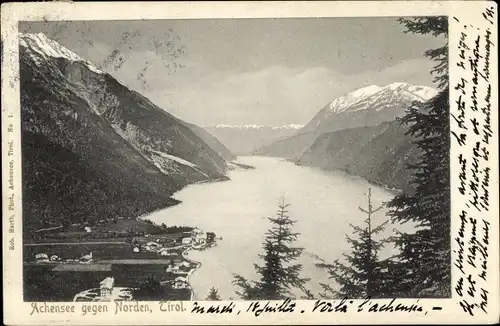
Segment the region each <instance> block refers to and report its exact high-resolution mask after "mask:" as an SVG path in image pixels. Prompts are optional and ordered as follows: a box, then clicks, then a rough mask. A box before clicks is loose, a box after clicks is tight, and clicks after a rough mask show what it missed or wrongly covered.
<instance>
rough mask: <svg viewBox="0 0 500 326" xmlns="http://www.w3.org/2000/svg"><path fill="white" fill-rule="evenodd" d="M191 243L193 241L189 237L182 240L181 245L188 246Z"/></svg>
mask: <svg viewBox="0 0 500 326" xmlns="http://www.w3.org/2000/svg"><path fill="white" fill-rule="evenodd" d="M192 241H193V239H192V238H190V237H186V238H182V244H184V245H188V244H190V243H191V242H192Z"/></svg>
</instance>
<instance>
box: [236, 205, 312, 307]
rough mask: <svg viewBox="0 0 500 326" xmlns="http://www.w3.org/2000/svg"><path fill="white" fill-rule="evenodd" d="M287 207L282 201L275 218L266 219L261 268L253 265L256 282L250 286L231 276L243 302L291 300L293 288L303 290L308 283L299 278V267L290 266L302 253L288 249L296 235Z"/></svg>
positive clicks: (245, 281) (243, 279) (300, 249)
mask: <svg viewBox="0 0 500 326" xmlns="http://www.w3.org/2000/svg"><path fill="white" fill-rule="evenodd" d="M288 207H289V205H288V204H285V203H284V200H283V201H282V202H281V203H280V204H279V205H278V212H277V214H276V217H268V220H269V221H270V222H271V224H272V226H271V228H270V229H269V230H268V231H267V232H266V238H265V240H264V243H263V244H262V245H263V249H264V254H262V255H259V257H260V258H261V259H262V260H263V261H264V264H263V265H262V266H259V265H257V264H254V268H255V270H256V272H257V274H258V275H259V277H260V279H259V280H258V281H256V282H250V281H248V280H247V279H245V278H244V277H242V276H240V275H235V276H234V281H233V284H234V285H235V286H237V287H239V288H240V289H241V290H240V291H237V292H236V293H237V294H238V295H239V296H240V297H241V298H242V299H244V300H282V299H286V298H292V297H293V295H292V293H291V290H292V289H293V288H297V289H301V290H304V285H305V283H306V282H307V281H308V279H306V278H301V277H300V275H299V274H300V271H301V269H302V265H301V264H294V261H295V260H296V259H297V258H299V256H300V255H301V254H302V251H303V249H302V248H297V247H293V246H292V244H293V243H294V242H295V241H296V240H297V238H298V236H299V233H295V232H292V227H293V225H294V224H295V221H292V220H291V219H290V217H289V216H288V211H287V208H288Z"/></svg>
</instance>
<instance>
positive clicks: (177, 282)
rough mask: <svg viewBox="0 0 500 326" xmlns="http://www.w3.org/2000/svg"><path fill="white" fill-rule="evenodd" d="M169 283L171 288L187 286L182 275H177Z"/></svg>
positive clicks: (184, 287)
mask: <svg viewBox="0 0 500 326" xmlns="http://www.w3.org/2000/svg"><path fill="white" fill-rule="evenodd" d="M171 284H172V288H173V289H186V288H188V287H189V283H188V281H187V280H186V278H184V277H177V278H176V279H175V280H174V281H173V282H172V283H171Z"/></svg>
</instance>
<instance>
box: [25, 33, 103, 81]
mask: <svg viewBox="0 0 500 326" xmlns="http://www.w3.org/2000/svg"><path fill="white" fill-rule="evenodd" d="M19 45H20V46H22V47H24V48H25V49H27V50H29V51H30V52H29V53H30V54H31V55H33V53H32V52H31V51H34V52H36V55H38V56H42V57H44V58H64V59H67V60H70V61H79V62H83V63H85V64H86V65H87V66H88V67H89V69H91V70H92V71H94V72H96V73H103V72H102V71H101V70H99V69H97V68H96V67H95V66H94V65H92V64H91V63H90V62H88V61H87V60H85V59H83V58H81V57H80V56H78V55H77V54H76V53H74V52H73V51H70V50H68V49H67V48H65V47H64V46H62V45H61V44H59V43H57V42H56V41H53V40H51V39H49V38H48V37H47V36H46V35H45V34H43V33H36V34H32V33H19ZM34 59H35V61H36V62H37V60H36V58H34Z"/></svg>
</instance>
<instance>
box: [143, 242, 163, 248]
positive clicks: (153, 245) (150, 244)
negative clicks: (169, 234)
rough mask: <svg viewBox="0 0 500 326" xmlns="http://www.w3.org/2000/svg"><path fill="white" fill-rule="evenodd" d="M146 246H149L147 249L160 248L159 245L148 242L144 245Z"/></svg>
mask: <svg viewBox="0 0 500 326" xmlns="http://www.w3.org/2000/svg"><path fill="white" fill-rule="evenodd" d="M146 246H149V247H151V248H158V247H161V245H160V244H159V243H157V242H152V241H150V242H148V243H146Z"/></svg>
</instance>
